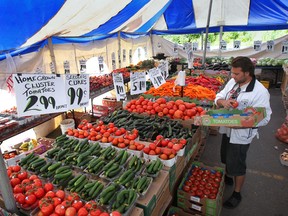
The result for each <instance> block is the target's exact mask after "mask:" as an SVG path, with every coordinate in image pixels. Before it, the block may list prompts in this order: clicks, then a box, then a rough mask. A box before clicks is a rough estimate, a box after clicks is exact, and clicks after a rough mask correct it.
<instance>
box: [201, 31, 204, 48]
mask: <svg viewBox="0 0 288 216" xmlns="http://www.w3.org/2000/svg"><path fill="white" fill-rule="evenodd" d="M203 47H204V32H203V31H202V32H201V50H203Z"/></svg>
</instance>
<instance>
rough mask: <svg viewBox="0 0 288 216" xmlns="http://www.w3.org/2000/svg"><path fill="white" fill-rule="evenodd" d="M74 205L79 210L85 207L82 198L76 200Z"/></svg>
mask: <svg viewBox="0 0 288 216" xmlns="http://www.w3.org/2000/svg"><path fill="white" fill-rule="evenodd" d="M72 206H73V207H74V208H75V209H77V210H79V209H80V208H82V207H83V202H82V201H81V200H74V201H73V203H72Z"/></svg>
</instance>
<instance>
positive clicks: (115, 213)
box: [111, 211, 121, 216]
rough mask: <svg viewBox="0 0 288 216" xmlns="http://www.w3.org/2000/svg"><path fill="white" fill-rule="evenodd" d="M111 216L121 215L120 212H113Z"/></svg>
mask: <svg viewBox="0 0 288 216" xmlns="http://www.w3.org/2000/svg"><path fill="white" fill-rule="evenodd" d="M111 216H121V213H120V212H118V211H113V212H111Z"/></svg>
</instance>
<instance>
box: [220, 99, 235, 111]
mask: <svg viewBox="0 0 288 216" xmlns="http://www.w3.org/2000/svg"><path fill="white" fill-rule="evenodd" d="M217 105H218V106H222V107H223V108H224V109H230V108H234V109H235V108H237V107H238V102H237V101H236V100H235V99H229V100H224V99H219V100H217Z"/></svg>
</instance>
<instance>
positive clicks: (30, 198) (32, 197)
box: [25, 194, 37, 205]
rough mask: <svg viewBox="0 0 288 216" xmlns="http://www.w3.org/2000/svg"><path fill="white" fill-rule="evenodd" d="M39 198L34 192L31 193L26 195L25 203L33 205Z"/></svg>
mask: <svg viewBox="0 0 288 216" xmlns="http://www.w3.org/2000/svg"><path fill="white" fill-rule="evenodd" d="M36 200H37V198H36V196H35V195H34V194H30V195H28V196H26V197H25V203H26V204H27V205H33V204H34V203H35V202H36Z"/></svg>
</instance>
